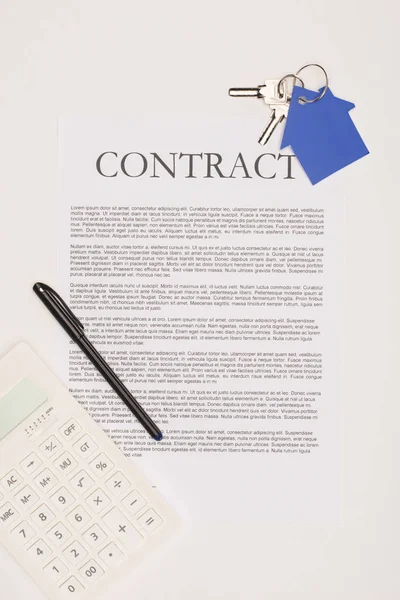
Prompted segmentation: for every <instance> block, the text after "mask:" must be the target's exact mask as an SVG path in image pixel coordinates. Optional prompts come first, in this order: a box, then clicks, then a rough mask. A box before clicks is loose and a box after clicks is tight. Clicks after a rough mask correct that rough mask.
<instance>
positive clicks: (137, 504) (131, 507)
mask: <svg viewBox="0 0 400 600" xmlns="http://www.w3.org/2000/svg"><path fill="white" fill-rule="evenodd" d="M122 504H123V505H124V506H125V508H127V509H128V511H129V512H130V514H131V515H135V514H136V513H137V512H139V510H140V509H141V508H143V506H146V504H147V502H146V500H145V499H144V498H143V496H141V495H140V494H139V492H138V491H137V490H133V492H131V493H130V494H128V495H127V496H126V498H124V499H123V500H122Z"/></svg>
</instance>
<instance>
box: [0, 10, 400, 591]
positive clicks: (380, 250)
mask: <svg viewBox="0 0 400 600" xmlns="http://www.w3.org/2000/svg"><path fill="white" fill-rule="evenodd" d="M399 17H400V15H399V11H398V8H397V3H396V2H395V1H394V0H393V1H390V0H384V1H381V2H379V3H375V2H371V1H370V0H366V1H364V2H361V1H359V0H357V1H356V0H351V1H349V0H346V1H344V0H336V1H335V2H330V3H328V2H321V0H313V1H311V0H303V1H301V0H289V1H288V0H286V1H285V2H281V3H279V2H273V3H272V2H268V0H263V1H256V0H247V1H246V2H243V3H239V2H236V3H235V2H232V0H230V1H229V2H228V1H227V0H225V1H219V2H217V1H216V0H203V1H202V2H200V3H199V2H197V3H192V2H183V1H181V0H179V1H178V0H172V1H170V2H161V1H160V0H156V1H153V2H147V3H144V2H141V3H139V2H135V1H134V0H129V1H128V0H113V1H111V0H109V1H108V2H106V1H105V0H79V1H78V0H65V1H64V2H62V1H61V0H35V1H32V0H24V1H22V0H0V164H1V177H0V203H1V204H0V206H1V217H0V257H1V258H0V261H1V262H0V275H1V282H2V283H1V300H0V309H1V310H0V351H1V352H2V353H3V352H4V351H6V350H7V349H8V348H9V347H11V346H12V345H13V344H14V343H15V342H16V341H18V340H26V341H28V342H29V343H30V344H31V345H32V346H33V347H34V348H35V349H36V350H37V352H38V353H39V354H40V355H41V356H42V357H43V358H44V359H45V360H46V361H47V363H48V364H49V365H50V366H53V367H54V368H55V367H56V364H57V353H58V352H59V350H60V347H61V345H62V344H65V343H66V339H65V336H63V335H62V333H61V331H60V330H59V328H58V327H57V326H56V324H55V323H54V321H53V320H52V319H50V318H49V315H48V314H47V313H46V312H45V311H44V310H43V307H42V306H41V305H40V303H39V302H38V301H37V299H36V298H35V296H34V294H33V292H32V291H31V285H32V284H33V283H34V282H35V281H36V280H38V279H41V280H43V281H46V282H49V283H52V282H55V280H56V260H57V257H56V251H55V248H56V227H55V217H56V201H55V199H56V166H57V120H56V119H57V116H58V115H103V114H109V115H110V114H112V115H129V116H132V115H134V116H136V115H139V116H140V114H143V112H152V111H157V112H160V111H173V112H180V111H187V110H191V111H193V110H194V111H196V110H198V111H202V112H206V113H209V114H213V113H219V112H221V111H222V112H225V113H232V114H233V113H236V114H246V115H248V114H257V113H258V114H259V116H260V122H264V121H265V119H266V115H267V113H266V108H265V107H264V106H262V103H261V102H258V101H256V100H254V101H253V100H248V101H246V102H244V101H240V100H233V99H229V98H228V97H227V89H228V88H229V87H230V86H241V85H249V86H252V85H258V84H260V83H262V81H263V79H264V78H266V77H270V78H271V77H272V78H273V77H280V76H281V75H283V74H284V73H287V72H291V71H293V70H296V69H298V68H299V67H300V66H301V65H302V64H305V63H307V62H314V61H317V62H320V63H321V64H323V65H324V66H325V68H326V69H327V71H328V72H329V74H330V78H331V87H332V89H333V91H334V93H335V94H336V95H338V96H340V97H343V98H346V99H348V100H351V101H353V102H355V104H356V109H355V110H354V111H353V113H352V116H353V119H354V120H355V122H356V124H357V126H358V127H359V129H360V131H361V133H362V135H363V137H364V139H365V141H366V143H367V146H368V147H369V149H370V151H371V155H370V156H369V157H367V158H364V159H362V161H360V162H359V163H357V164H355V165H353V166H351V167H349V168H348V169H346V170H345V171H343V172H341V173H339V174H337V175H335V176H334V177H335V178H336V179H335V184H334V185H335V186H338V185H339V187H340V189H341V191H342V192H343V193H344V194H345V195H346V232H345V237H344V239H342V240H338V243H340V244H343V245H344V248H345V256H346V263H345V271H344V272H343V283H344V289H345V300H346V312H345V322H344V327H345V335H346V337H345V342H346V343H345V348H344V355H343V368H344V394H343V399H342V402H341V441H342V446H341V465H342V472H341V473H342V474H341V495H342V504H341V506H342V509H341V522H340V524H339V525H335V526H330V527H316V526H313V527H310V526H305V525H304V526H301V527H282V526H280V525H279V526H278V525H277V526H275V527H273V526H249V525H247V526H245V527H240V526H230V527H227V526H225V525H222V524H221V525H220V526H218V527H216V526H215V525H213V526H209V527H207V526H202V527H201V529H198V530H197V529H193V530H192V531H191V532H190V533H189V534H188V535H187V536H186V537H185V538H184V539H182V540H181V541H180V542H179V543H178V544H177V545H176V546H175V547H174V548H173V550H171V551H169V552H167V553H166V554H165V556H163V559H162V561H160V560H159V561H155V562H151V564H150V565H148V566H147V567H146V568H145V569H143V571H142V573H141V574H140V575H138V576H136V577H134V576H132V578H131V579H128V580H126V581H124V582H122V583H121V586H120V587H119V589H118V590H116V591H114V595H115V594H118V595H119V597H120V598H122V599H124V598H132V597H135V598H137V599H138V600H145V599H146V600H155V598H163V599H171V600H172V599H174V600H180V599H186V598H189V597H190V598H191V599H193V600H204V599H205V598H218V599H219V598H223V599H225V598H226V599H228V598H229V599H230V600H231V599H235V600H236V599H237V600H258V599H260V600H261V599H262V600H264V599H266V598H274V600H275V599H279V600H288V599H292V598H296V600H303V599H306V598H307V600H317V599H318V600H319V599H321V598H322V599H323V600H330V599H332V600H333V599H335V600H336V599H337V598H341V599H343V600H347V599H352V600H359V599H360V600H361V599H362V600H378V599H379V600H394V599H397V598H398V597H399V595H400V575H399V573H400V571H399V569H398V544H397V539H398V536H399V533H400V532H399V517H398V513H397V511H398V506H399V501H400V498H399V486H398V477H399V476H398V471H399V469H398V464H397V463H398V431H399V425H398V423H399V416H400V415H399V408H398V403H399V398H398V392H397V386H396V385H395V383H397V382H395V369H396V367H397V362H398V360H397V358H398V350H397V347H396V343H397V337H398V336H397V326H398V319H397V311H396V308H397V307H396V305H395V301H396V291H397V290H396V289H395V288H397V287H398V285H397V284H398V278H397V260H396V259H397V256H398V247H397V244H396V243H395V234H396V233H397V219H398V217H399V210H398V202H399V199H398V198H399V191H400V190H399V186H398V183H397V182H398V170H399V165H398V158H397V157H398V150H397V144H396V142H397V138H398V135H399V125H398V119H397V114H396V113H397V111H396V103H397V98H398V95H399V92H400V86H399V81H400V78H399V75H398V65H397V62H396V61H397V59H398V56H399V49H400V48H399V43H398V28H397V26H398V22H399ZM257 133H258V132H256V134H257ZM232 135H234V131H232ZM319 185H321V193H322V194H323V193H324V191H329V187H330V185H331V184H330V182H329V180H328V181H327V182H324V183H321V184H319ZM322 186H325V188H324V187H322ZM294 500H295V499H294ZM0 579H1V586H2V588H1V590H0V595H1V597H4V598H5V599H6V600H14V599H17V598H25V597H29V598H30V599H31V600H39V599H41V598H42V597H43V596H42V594H41V593H40V591H38V590H37V588H36V587H35V586H34V585H33V584H32V583H31V581H30V580H29V579H28V578H27V577H25V576H24V575H23V574H22V573H21V570H20V568H19V567H18V566H17V565H16V564H15V563H14V562H13V561H12V560H11V559H10V558H9V557H8V556H7V554H6V553H5V552H4V551H3V550H0ZM110 597H111V596H110Z"/></svg>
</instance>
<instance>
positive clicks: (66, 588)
mask: <svg viewBox="0 0 400 600" xmlns="http://www.w3.org/2000/svg"><path fill="white" fill-rule="evenodd" d="M84 589H85V588H84V587H83V585H82V584H81V583H79V581H78V580H77V579H76V577H70V578H69V579H68V581H66V582H65V583H63V585H62V586H61V587H60V590H61V591H62V592H64V593H65V594H71V597H72V598H77V597H78V596H80V595H81V594H82V592H83V591H84Z"/></svg>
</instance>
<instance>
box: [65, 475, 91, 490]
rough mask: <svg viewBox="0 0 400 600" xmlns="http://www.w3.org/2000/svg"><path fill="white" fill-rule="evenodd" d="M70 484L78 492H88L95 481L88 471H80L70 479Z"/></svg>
mask: <svg viewBox="0 0 400 600" xmlns="http://www.w3.org/2000/svg"><path fill="white" fill-rule="evenodd" d="M70 484H71V486H72V487H73V488H75V490H76V491H77V492H78V494H86V492H88V491H89V490H90V489H91V488H92V487H93V486H94V481H93V479H92V478H91V477H90V475H88V474H87V473H86V471H79V473H78V474H77V475H75V476H74V477H73V478H72V479H71V480H70Z"/></svg>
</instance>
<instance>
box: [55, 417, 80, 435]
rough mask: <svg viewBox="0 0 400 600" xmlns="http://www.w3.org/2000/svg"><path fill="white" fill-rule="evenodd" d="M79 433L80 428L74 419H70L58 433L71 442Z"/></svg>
mask: <svg viewBox="0 0 400 600" xmlns="http://www.w3.org/2000/svg"><path fill="white" fill-rule="evenodd" d="M80 431H82V427H81V426H80V425H79V423H78V421H76V420H75V419H70V420H69V421H67V422H66V423H64V425H63V426H62V427H61V428H60V433H61V435H62V436H63V437H64V438H65V439H66V440H72V438H73V437H75V436H76V435H77V434H78V433H79V432H80Z"/></svg>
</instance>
